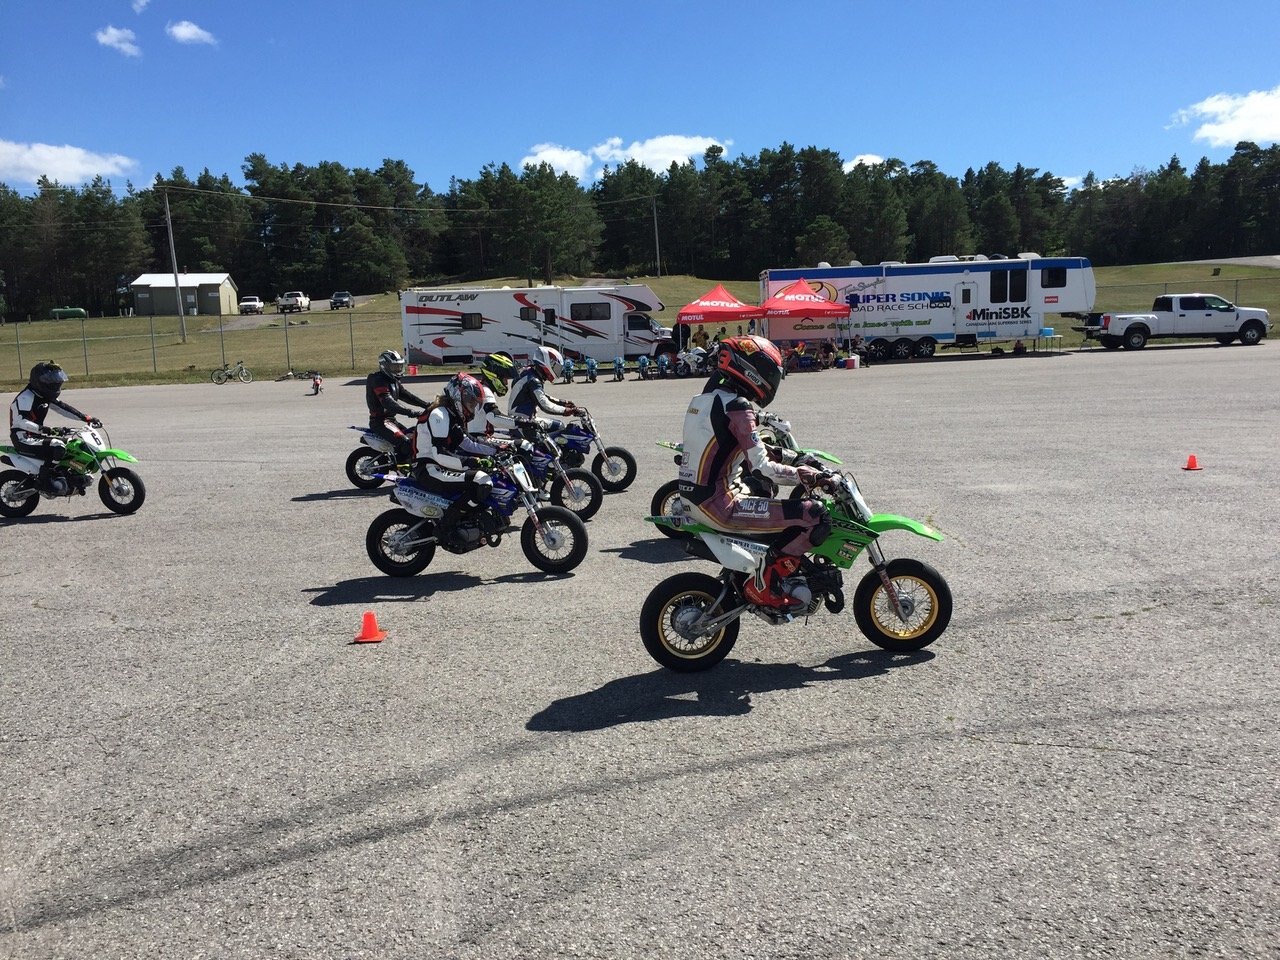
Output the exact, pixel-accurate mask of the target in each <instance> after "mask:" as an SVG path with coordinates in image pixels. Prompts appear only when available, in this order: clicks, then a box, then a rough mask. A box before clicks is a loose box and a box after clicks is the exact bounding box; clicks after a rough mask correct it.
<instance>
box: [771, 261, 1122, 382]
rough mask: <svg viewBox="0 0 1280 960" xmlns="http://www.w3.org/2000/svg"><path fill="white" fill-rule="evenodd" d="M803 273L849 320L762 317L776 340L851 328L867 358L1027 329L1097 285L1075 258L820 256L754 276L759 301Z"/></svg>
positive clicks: (1085, 305)
mask: <svg viewBox="0 0 1280 960" xmlns="http://www.w3.org/2000/svg"><path fill="white" fill-rule="evenodd" d="M801 277H803V278H804V279H805V280H807V281H809V284H810V286H812V287H813V288H814V289H815V291H817V292H819V293H821V294H822V295H823V296H825V297H826V298H827V299H828V300H833V301H835V302H837V303H847V304H849V307H850V310H851V312H850V315H849V320H848V321H847V323H846V321H843V320H842V321H839V322H838V323H837V322H835V321H822V320H815V321H805V320H790V319H788V320H784V321H781V322H779V321H777V320H770V321H769V325H768V328H767V330H766V333H767V335H768V337H769V339H771V340H774V341H776V342H779V343H785V342H787V341H790V340H813V339H824V338H826V337H830V338H831V339H833V340H836V341H841V340H844V339H845V338H846V337H851V336H853V335H854V334H861V335H862V338H863V340H864V341H865V342H866V345H867V352H868V355H869V356H870V358H871V359H873V360H877V359H878V360H886V359H896V360H905V359H908V358H909V357H912V356H916V357H930V356H933V353H934V351H935V350H937V348H938V347H939V345H947V344H949V345H958V346H964V345H976V344H978V343H980V342H983V341H997V340H1012V339H1014V338H1020V337H1036V336H1038V335H1040V333H1041V331H1042V330H1043V329H1044V327H1045V316H1046V314H1055V313H1088V312H1089V311H1090V310H1091V309H1093V299H1094V295H1095V293H1096V291H1097V287H1096V283H1095V281H1094V277H1093V268H1092V267H1091V266H1090V264H1089V261H1088V260H1086V259H1084V258H1082V257H1041V256H1039V255H1038V254H1034V253H1020V254H1018V256H1017V257H1013V258H1003V257H1001V258H998V259H991V258H987V257H984V256H981V255H978V256H973V257H951V256H949V257H934V258H933V259H931V260H930V261H929V262H928V263H899V262H889V263H882V264H879V265H878V266H863V265H861V264H859V263H857V262H854V263H852V264H850V265H849V266H843V267H832V266H829V265H827V264H821V265H819V266H817V267H807V268H800V269H787V270H766V271H764V272H763V273H762V274H760V298H761V301H762V302H763V300H764V299H765V298H766V297H770V296H772V295H773V294H775V293H777V292H778V291H779V290H781V289H783V288H784V287H786V286H788V285H789V284H792V283H795V282H796V281H797V280H799V279H800V278H801Z"/></svg>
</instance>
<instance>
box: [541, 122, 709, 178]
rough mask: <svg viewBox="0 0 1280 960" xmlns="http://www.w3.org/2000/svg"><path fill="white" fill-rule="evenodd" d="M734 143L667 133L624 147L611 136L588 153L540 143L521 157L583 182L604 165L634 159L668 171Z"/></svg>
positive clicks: (618, 138) (659, 169)
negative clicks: (677, 165) (715, 148)
mask: <svg viewBox="0 0 1280 960" xmlns="http://www.w3.org/2000/svg"><path fill="white" fill-rule="evenodd" d="M732 143H733V141H732V140H716V139H715V138H713V137H689V136H683V135H681V134H674V133H673V134H665V135H663V136H660V137H650V138H649V139H648V140H633V141H632V142H631V143H630V144H628V145H626V146H624V145H623V142H622V138H621V137H610V138H609V139H607V140H605V141H604V142H603V143H598V144H596V145H595V146H594V147H588V148H587V149H586V150H578V149H575V148H573V147H565V146H561V145H560V144H558V143H539V144H537V145H535V146H534V147H533V148H532V150H531V152H530V153H529V155H528V156H526V157H523V158H521V160H520V166H522V167H523V166H524V165H525V164H534V165H535V166H536V165H537V164H539V163H549V164H550V165H551V166H552V167H554V168H555V169H556V170H559V171H560V172H561V173H570V174H572V175H573V176H574V177H576V178H577V179H579V180H584V179H588V177H590V179H596V178H597V177H599V176H600V168H601V167H602V166H603V165H604V164H609V165H611V166H615V167H616V166H620V165H621V164H623V163H626V162H627V161H628V160H634V161H636V162H637V163H639V164H641V165H642V166H645V167H648V168H649V169H650V170H653V171H656V172H659V173H661V172H663V171H665V170H666V169H667V168H668V167H669V166H671V164H673V163H685V162H687V161H689V160H691V159H695V158H698V157H701V156H702V155H703V154H704V153H706V152H707V148H709V147H712V146H717V145H718V146H722V147H728V146H730V145H731V144H732Z"/></svg>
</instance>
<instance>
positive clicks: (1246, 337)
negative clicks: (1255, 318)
mask: <svg viewBox="0 0 1280 960" xmlns="http://www.w3.org/2000/svg"><path fill="white" fill-rule="evenodd" d="M1261 340H1262V324H1260V323H1246V324H1245V325H1244V326H1243V327H1241V328H1240V342H1241V343H1243V344H1244V345H1245V346H1246V347H1252V346H1255V345H1256V344H1257V343H1258V342H1259V341H1261Z"/></svg>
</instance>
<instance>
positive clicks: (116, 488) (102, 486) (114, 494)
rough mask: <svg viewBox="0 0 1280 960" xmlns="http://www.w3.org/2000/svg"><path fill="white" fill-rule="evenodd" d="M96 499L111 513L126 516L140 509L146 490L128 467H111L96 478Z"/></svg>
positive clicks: (140, 479) (139, 478)
mask: <svg viewBox="0 0 1280 960" xmlns="http://www.w3.org/2000/svg"><path fill="white" fill-rule="evenodd" d="M98 498H99V499H100V500H101V501H102V502H103V504H104V505H105V506H106V508H107V509H108V510H110V511H111V512H112V513H118V514H120V515H121V516H128V515H129V514H131V513H137V512H138V510H139V508H141V506H142V502H143V501H144V500H146V499H147V488H146V485H145V484H143V482H142V478H141V477H140V476H138V475H137V474H136V473H134V472H133V471H132V470H130V469H129V468H128V467H112V468H111V469H110V470H103V471H102V476H101V477H99V478H98Z"/></svg>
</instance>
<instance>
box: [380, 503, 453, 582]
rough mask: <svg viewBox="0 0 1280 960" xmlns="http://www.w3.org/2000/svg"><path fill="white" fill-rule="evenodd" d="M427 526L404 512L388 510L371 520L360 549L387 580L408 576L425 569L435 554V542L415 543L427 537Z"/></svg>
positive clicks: (426, 523) (428, 527)
mask: <svg viewBox="0 0 1280 960" xmlns="http://www.w3.org/2000/svg"><path fill="white" fill-rule="evenodd" d="M429 534H430V525H429V523H428V521H426V520H424V519H423V518H422V517H415V516H414V515H413V514H412V513H410V512H409V511H408V510H399V509H397V510H388V511H387V512H386V513H382V514H379V515H378V516H376V517H374V518H373V523H371V524H369V532H368V533H366V534H365V537H364V548H365V551H366V552H367V553H368V554H369V559H370V560H372V561H373V565H374V566H375V567H377V568H378V569H379V570H381V571H382V572H383V573H385V574H387V575H388V576H391V577H412V576H413V575H414V574H417V573H421V572H422V571H423V570H425V569H427V565H428V564H429V563H431V559H432V557H434V556H435V555H436V545H435V543H434V542H433V543H418V542H415V541H418V540H421V539H423V538H424V537H427V536H429Z"/></svg>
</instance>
